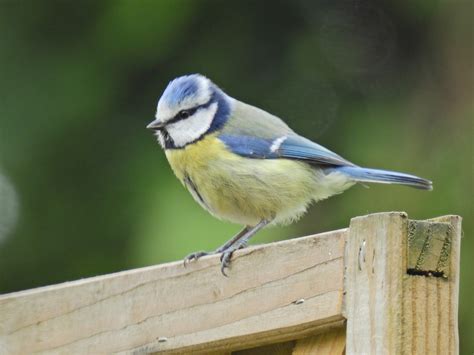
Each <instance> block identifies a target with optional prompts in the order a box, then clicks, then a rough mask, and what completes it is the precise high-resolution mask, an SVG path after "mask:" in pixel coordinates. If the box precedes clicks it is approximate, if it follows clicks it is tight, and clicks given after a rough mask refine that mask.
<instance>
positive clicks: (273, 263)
mask: <svg viewBox="0 0 474 355" xmlns="http://www.w3.org/2000/svg"><path fill="white" fill-rule="evenodd" d="M460 233H461V219H460V218H459V217H456V216H446V217H440V218H437V219H434V220H428V221H411V220H408V218H407V216H406V214H404V213H400V212H392V213H380V214H375V215H369V216H365V217H357V218H354V219H353V220H352V221H351V224H350V228H349V229H343V230H339V231H333V232H328V233H323V234H319V235H314V236H308V237H303V238H298V239H292V240H286V241H282V242H277V243H272V244H267V245H260V246H254V247H249V248H247V249H244V250H240V251H238V252H236V253H235V255H234V257H233V262H232V267H231V269H230V270H229V278H226V277H223V276H222V275H221V273H220V271H219V266H220V262H219V256H210V257H204V258H202V259H200V260H199V261H198V262H196V263H191V264H190V265H189V266H188V267H187V268H184V266H183V263H182V262H175V263H169V264H164V265H158V266H152V267H147V268H142V269H137V270H130V271H125V272H120V273H116V274H111V275H105V276H99V277H94V278H89V279H85V280H79V281H74V282H68V283H64V284H60V285H54V286H48V287H42V288H38V289H34V290H27V291H22V292H16V293H11V294H7V295H2V296H0V354H29V353H48V354H75V353H94V354H103V353H123V354H143V353H166V354H169V353H181V354H183V353H184V354H186V353H193V354H213V355H230V354H233V355H253V354H262V353H264V354H265V353H271V354H279V355H290V354H291V355H303V354H308V355H311V354H315V353H317V354H327V355H332V354H343V353H344V352H345V353H346V354H430V355H431V354H443V355H444V354H457V353H458V343H459V340H458V333H457V302H458V289H459V252H460ZM346 319H347V329H346Z"/></svg>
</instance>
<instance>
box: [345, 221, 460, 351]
mask: <svg viewBox="0 0 474 355" xmlns="http://www.w3.org/2000/svg"><path fill="white" fill-rule="evenodd" d="M460 221H461V220H460V218H459V217H455V216H447V217H442V218H439V219H435V220H430V221H424V222H418V221H409V220H408V218H407V216H406V215H405V214H403V213H389V214H386V213H384V214H375V215H370V216H365V217H358V218H355V219H353V220H352V221H351V225H350V232H349V236H348V245H347V259H346V265H347V271H346V280H345V283H346V292H347V294H346V300H345V311H344V313H345V315H346V317H347V319H348V322H347V353H348V354H361V353H363V354H401V353H406V354H457V353H458V351H459V350H458V349H459V340H458V328H457V303H458V287H459V251H460ZM436 276H438V277H436Z"/></svg>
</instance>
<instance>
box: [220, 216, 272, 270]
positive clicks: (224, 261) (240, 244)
mask: <svg viewBox="0 0 474 355" xmlns="http://www.w3.org/2000/svg"><path fill="white" fill-rule="evenodd" d="M268 223H270V221H267V220H265V219H263V220H261V221H260V222H259V223H258V224H257V225H256V226H254V227H248V230H247V231H246V232H245V234H243V235H242V236H241V237H240V238H237V239H236V240H235V241H234V243H232V244H231V245H230V246H229V247H228V248H226V249H225V250H223V251H222V254H221V272H222V275H224V276H226V277H227V274H226V273H225V269H226V268H228V267H229V265H230V259H231V258H232V254H233V253H234V251H236V250H238V249H241V248H244V247H245V246H246V245H247V243H248V241H249V239H250V238H252V237H253V236H254V235H255V234H256V233H257V232H258V231H259V230H260V229H262V228H263V227H265V226H266V225H267V224H268ZM233 239H234V238H233ZM226 244H227V243H226Z"/></svg>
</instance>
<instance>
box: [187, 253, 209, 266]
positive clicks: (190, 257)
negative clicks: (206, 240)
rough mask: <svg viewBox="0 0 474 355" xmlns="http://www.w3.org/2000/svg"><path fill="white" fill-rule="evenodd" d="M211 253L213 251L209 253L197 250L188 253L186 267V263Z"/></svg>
mask: <svg viewBox="0 0 474 355" xmlns="http://www.w3.org/2000/svg"><path fill="white" fill-rule="evenodd" d="M210 254H212V253H209V252H207V251H197V252H195V253H191V254H188V255H186V257H185V258H184V260H183V264H184V267H186V265H187V264H189V263H190V262H191V261H194V260H198V259H199V258H201V257H203V256H206V255H210Z"/></svg>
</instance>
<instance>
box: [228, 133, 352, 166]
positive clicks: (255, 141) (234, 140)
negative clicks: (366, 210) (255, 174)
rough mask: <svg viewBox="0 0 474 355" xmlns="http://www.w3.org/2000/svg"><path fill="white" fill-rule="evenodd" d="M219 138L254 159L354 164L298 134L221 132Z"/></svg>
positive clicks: (233, 150) (236, 152) (239, 153)
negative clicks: (262, 136) (260, 135)
mask: <svg viewBox="0 0 474 355" xmlns="http://www.w3.org/2000/svg"><path fill="white" fill-rule="evenodd" d="M219 139H220V140H221V141H222V142H224V143H225V145H226V146H227V147H228V148H229V149H230V150H231V151H232V152H233V153H235V154H238V155H240V156H243V157H247V158H254V159H278V158H286V159H295V160H303V161H306V162H308V163H315V164H323V165H336V166H341V165H343V166H354V164H352V163H351V162H349V161H347V160H345V159H344V158H342V157H340V156H339V155H337V154H336V153H333V152H331V151H330V150H328V149H326V148H324V147H323V146H321V145H319V144H317V143H314V142H312V141H310V140H309V139H306V138H304V137H301V136H298V135H296V134H291V135H284V136H281V137H277V138H274V139H273V138H272V139H268V138H260V137H255V136H245V135H231V134H221V135H220V136H219Z"/></svg>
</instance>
